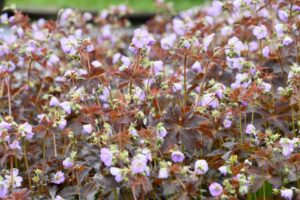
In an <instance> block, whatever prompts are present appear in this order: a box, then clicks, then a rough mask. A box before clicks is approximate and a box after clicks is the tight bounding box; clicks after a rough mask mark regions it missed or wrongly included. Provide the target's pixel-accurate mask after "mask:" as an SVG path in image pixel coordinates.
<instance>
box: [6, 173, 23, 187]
mask: <svg viewBox="0 0 300 200" xmlns="http://www.w3.org/2000/svg"><path fill="white" fill-rule="evenodd" d="M12 171H13V172H12V174H11V173H10V172H9V174H8V175H5V182H6V185H7V186H10V185H12V186H13V187H14V188H18V187H21V185H22V181H23V178H22V177H21V176H19V169H17V168H13V170H12Z"/></svg>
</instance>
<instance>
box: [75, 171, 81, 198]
mask: <svg viewBox="0 0 300 200" xmlns="http://www.w3.org/2000/svg"><path fill="white" fill-rule="evenodd" d="M75 175H76V182H77V194H78V198H79V200H81V195H80V182H79V177H78V173H77V169H75Z"/></svg>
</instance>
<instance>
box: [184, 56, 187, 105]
mask: <svg viewBox="0 0 300 200" xmlns="http://www.w3.org/2000/svg"><path fill="white" fill-rule="evenodd" d="M183 70H184V72H183V73H184V75H183V85H184V86H183V87H184V101H183V103H184V105H185V106H186V104H187V100H188V95H187V83H186V82H187V75H186V71H187V56H184V63H183Z"/></svg>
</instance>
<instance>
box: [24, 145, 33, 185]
mask: <svg viewBox="0 0 300 200" xmlns="http://www.w3.org/2000/svg"><path fill="white" fill-rule="evenodd" d="M26 147H27V143H26V140H24V143H23V152H24V161H25V167H26V173H27V178H28V184H29V189H30V190H31V191H32V186H31V179H30V173H29V167H28V158H27V150H26Z"/></svg>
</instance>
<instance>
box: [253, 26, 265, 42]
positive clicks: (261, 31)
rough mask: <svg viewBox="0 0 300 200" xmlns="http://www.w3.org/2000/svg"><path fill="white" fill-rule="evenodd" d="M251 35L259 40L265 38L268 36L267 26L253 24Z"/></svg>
mask: <svg viewBox="0 0 300 200" xmlns="http://www.w3.org/2000/svg"><path fill="white" fill-rule="evenodd" d="M253 35H255V36H256V38H257V39H259V40H262V39H265V38H266V37H267V36H268V31H267V28H266V27H265V26H264V25H260V26H255V27H254V29H253Z"/></svg>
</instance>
